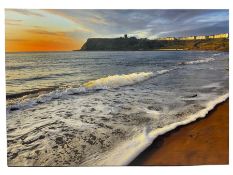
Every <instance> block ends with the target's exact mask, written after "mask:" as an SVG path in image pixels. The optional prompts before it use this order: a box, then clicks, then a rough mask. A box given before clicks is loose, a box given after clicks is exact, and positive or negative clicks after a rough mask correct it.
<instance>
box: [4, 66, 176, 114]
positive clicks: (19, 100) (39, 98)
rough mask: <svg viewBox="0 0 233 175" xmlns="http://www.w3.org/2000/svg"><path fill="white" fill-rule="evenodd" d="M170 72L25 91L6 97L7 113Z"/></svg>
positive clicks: (144, 73) (126, 75) (126, 84)
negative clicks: (7, 101)
mask: <svg viewBox="0 0 233 175" xmlns="http://www.w3.org/2000/svg"><path fill="white" fill-rule="evenodd" d="M171 70H173V69H170V70H159V71H157V72H155V73H153V72H138V73H131V74H123V75H112V76H108V77H104V78H100V79H97V80H93V81H89V82H87V83H84V84H83V85H82V86H80V87H78V88H72V87H71V88H67V89H59V87H49V88H41V89H37V90H33V91H25V92H20V93H16V94H9V95H7V96H6V98H7V100H12V102H9V103H8V105H7V112H10V111H16V110H20V109H26V108H30V107H33V106H35V105H38V104H41V103H45V102H48V101H51V100H55V99H61V98H66V97H68V96H70V95H80V94H85V93H91V92H92V93H94V92H97V91H100V90H106V89H109V88H117V87H121V86H129V85H134V84H136V83H139V82H142V81H145V80H148V79H149V78H151V77H153V76H156V75H161V74H165V73H168V72H170V71H171Z"/></svg>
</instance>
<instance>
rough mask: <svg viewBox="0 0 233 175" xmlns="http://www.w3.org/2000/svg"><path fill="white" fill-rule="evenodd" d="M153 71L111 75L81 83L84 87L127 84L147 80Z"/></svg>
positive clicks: (114, 86) (112, 86)
mask: <svg viewBox="0 0 233 175" xmlns="http://www.w3.org/2000/svg"><path fill="white" fill-rule="evenodd" d="M153 75H154V74H153V72H138V73H132V74H127V75H126V74H122V75H112V76H108V77H104V78H100V79H97V80H93V81H89V82H87V83H85V84H83V86H84V87H86V88H100V87H108V88H116V87H120V86H127V85H132V84H136V83H139V82H141V81H144V80H147V79H149V78H151V77H152V76H153Z"/></svg>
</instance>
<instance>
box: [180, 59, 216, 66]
mask: <svg viewBox="0 0 233 175" xmlns="http://www.w3.org/2000/svg"><path fill="white" fill-rule="evenodd" d="M214 60H215V59H214V58H206V59H200V60H195V61H187V62H181V63H179V65H189V64H200V63H208V62H210V61H214Z"/></svg>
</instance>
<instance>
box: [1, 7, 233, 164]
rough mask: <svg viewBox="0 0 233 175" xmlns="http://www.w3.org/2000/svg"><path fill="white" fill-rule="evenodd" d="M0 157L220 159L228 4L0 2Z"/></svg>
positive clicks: (225, 146) (34, 160) (48, 160)
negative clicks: (2, 103) (2, 74)
mask: <svg viewBox="0 0 233 175" xmlns="http://www.w3.org/2000/svg"><path fill="white" fill-rule="evenodd" d="M5 49H6V50H5V52H6V54H5V69H6V122H7V123H6V125H7V162H8V166H62V167H65V166H75V167H78V166H147V165H152V166H159V165H167V166H169V165H174V166H175V165H223V164H228V163H229V131H228V129H229V10H227V9H221V10H220V9H167V10H166V9H137V10H136V9H129V10H123V9H116V10H112V9H92V10H90V9H13V8H12V9H11V8H8V9H5Z"/></svg>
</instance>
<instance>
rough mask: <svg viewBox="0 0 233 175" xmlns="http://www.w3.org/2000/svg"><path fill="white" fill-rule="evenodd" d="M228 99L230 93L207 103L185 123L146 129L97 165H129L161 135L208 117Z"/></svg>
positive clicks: (180, 122)
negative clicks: (210, 112) (150, 129)
mask: <svg viewBox="0 0 233 175" xmlns="http://www.w3.org/2000/svg"><path fill="white" fill-rule="evenodd" d="M228 97H229V94H228V93H227V94H224V95H222V96H219V97H217V98H216V99H215V100H213V101H210V102H208V103H206V107H205V108H204V109H202V110H200V111H197V112H196V113H194V114H191V115H190V116H187V119H185V120H183V121H179V122H176V123H172V124H169V125H166V126H164V127H163V128H157V129H155V130H152V131H148V129H147V127H145V129H144V132H143V133H141V134H139V135H138V136H137V137H135V138H133V139H132V140H129V141H128V142H124V143H123V144H122V145H120V146H118V147H117V148H116V149H115V150H112V152H111V153H110V155H108V157H107V158H106V159H105V160H103V161H102V162H99V164H97V165H112V162H114V165H128V164H129V163H130V162H131V161H133V160H134V159H135V158H136V157H137V156H138V155H139V154H140V153H141V152H142V151H144V150H145V149H146V148H147V147H149V146H150V145H151V144H152V143H153V141H154V140H155V139H156V138H157V137H158V136H159V135H163V134H165V133H167V132H169V131H171V130H174V129H175V128H177V127H178V126H182V125H186V124H188V123H191V122H194V121H196V120H197V119H199V118H204V117H206V115H207V114H208V113H209V111H211V110H213V109H214V107H215V106H216V105H218V104H220V103H222V102H224V101H225V100H226V99H227V98H228Z"/></svg>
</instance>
